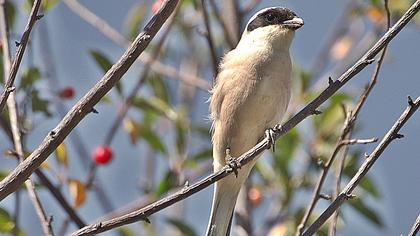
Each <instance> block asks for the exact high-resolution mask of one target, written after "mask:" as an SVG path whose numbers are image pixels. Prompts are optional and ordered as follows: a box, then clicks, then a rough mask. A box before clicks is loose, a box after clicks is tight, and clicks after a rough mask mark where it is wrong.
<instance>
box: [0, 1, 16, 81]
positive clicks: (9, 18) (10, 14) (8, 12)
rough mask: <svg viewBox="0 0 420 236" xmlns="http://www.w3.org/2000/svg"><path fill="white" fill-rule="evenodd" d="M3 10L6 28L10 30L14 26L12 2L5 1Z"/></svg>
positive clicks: (14, 10) (14, 13)
mask: <svg viewBox="0 0 420 236" xmlns="http://www.w3.org/2000/svg"><path fill="white" fill-rule="evenodd" d="M5 8H6V21H7V28H8V29H10V30H12V29H13V26H14V25H15V19H16V7H15V5H13V3H12V1H6V4H5ZM2 75H3V74H2Z"/></svg>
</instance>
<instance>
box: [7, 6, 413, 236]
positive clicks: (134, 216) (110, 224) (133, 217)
mask: <svg viewBox="0 0 420 236" xmlns="http://www.w3.org/2000/svg"><path fill="white" fill-rule="evenodd" d="M419 9H420V0H418V1H417V2H416V3H415V4H413V5H412V6H411V7H410V9H408V11H407V12H406V13H405V14H404V15H403V16H402V17H401V19H400V20H399V21H398V22H397V23H396V24H395V25H394V26H393V27H392V28H391V29H390V30H389V31H388V32H386V33H385V35H384V36H383V37H382V38H381V39H380V40H379V41H378V42H377V43H376V44H375V45H373V46H372V48H371V49H370V50H369V51H368V52H367V53H366V54H365V55H363V56H362V58H361V59H360V60H359V61H357V62H356V63H355V64H354V65H353V66H352V67H351V68H350V69H349V70H347V71H346V72H345V73H344V74H343V75H342V76H341V77H340V78H339V79H338V80H336V81H335V82H332V83H331V84H330V85H329V86H328V87H327V88H326V89H325V90H324V91H323V92H322V93H321V94H320V95H319V96H318V97H316V98H315V99H314V100H313V101H312V102H311V103H309V104H308V105H307V106H306V107H304V108H303V109H302V110H301V111H300V112H299V113H298V114H296V115H295V116H293V117H292V118H291V119H290V120H289V121H287V122H286V123H285V124H284V125H283V126H282V127H281V128H280V129H277V130H275V132H274V135H273V137H265V138H264V139H263V140H262V141H261V142H259V143H258V144H257V145H255V146H254V147H253V148H251V149H250V150H249V151H247V152H246V153H244V154H242V155H241V156H240V157H238V158H237V159H236V160H237V162H238V165H239V166H243V165H245V164H247V163H249V162H250V161H252V160H254V159H255V157H256V156H258V155H259V154H260V153H262V152H263V151H264V150H266V149H269V148H270V147H271V145H272V143H271V140H272V138H274V139H275V140H277V139H278V138H279V137H281V136H283V135H284V134H285V133H287V132H288V131H290V130H291V129H292V128H294V127H295V126H296V125H297V124H298V123H300V122H301V121H302V120H304V119H305V118H306V117H308V116H310V115H311V114H313V111H314V110H316V108H318V107H319V106H320V105H321V104H323V103H324V102H325V101H326V100H327V99H328V98H330V97H331V96H332V95H333V94H334V93H335V92H336V91H337V90H338V89H340V88H341V87H342V86H343V85H344V84H346V83H347V82H348V81H349V80H351V79H352V78H353V77H354V76H355V75H356V74H358V73H359V72H360V71H361V70H362V69H363V68H365V67H366V66H367V65H368V64H369V63H370V62H372V59H373V57H375V56H376V55H377V54H378V53H379V52H380V50H381V49H382V48H383V47H384V46H385V45H386V44H387V43H388V42H390V41H391V40H392V39H393V38H394V37H395V36H396V35H397V34H398V32H400V31H401V29H402V28H403V27H404V26H405V25H406V24H407V23H408V22H409V21H410V20H411V19H412V18H413V17H414V15H415V14H416V13H417V12H418V11H419ZM234 171H235V170H234V169H233V168H231V167H230V166H229V165H227V166H225V167H223V168H222V169H221V170H220V171H218V172H216V173H213V174H211V175H209V176H207V177H206V178H204V179H202V180H200V181H199V182H197V183H195V184H193V185H191V186H186V187H184V188H183V189H182V190H180V191H178V192H176V193H174V194H172V195H170V196H168V197H166V198H163V199H161V200H159V201H157V202H155V203H153V204H151V205H148V206H146V207H144V208H143V209H140V210H137V211H133V212H131V213H128V214H126V215H124V216H120V217H116V218H114V219H111V220H106V221H103V222H99V223H96V224H92V225H88V226H86V227H84V228H82V229H80V230H78V231H76V232H74V233H73V234H72V235H73V236H76V235H89V234H95V233H100V232H105V231H107V230H110V229H113V228H115V227H119V226H122V225H125V224H130V223H133V222H136V221H139V220H145V221H148V219H147V217H149V216H150V215H152V214H154V213H156V212H158V211H161V210H162V209H165V208H167V207H169V206H171V205H173V204H174V203H176V202H179V201H181V200H183V199H185V198H187V197H189V196H191V195H193V194H194V193H197V192H199V191H201V190H203V189H204V188H206V187H208V186H210V185H211V184H213V183H215V182H216V181H218V180H220V179H222V178H224V177H226V176H228V175H230V174H232V173H233V172H234ZM1 186H2V184H1V183H0V189H2V187H1ZM1 196H2V194H1V191H0V197H1Z"/></svg>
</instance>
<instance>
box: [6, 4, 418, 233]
mask: <svg viewBox="0 0 420 236" xmlns="http://www.w3.org/2000/svg"><path fill="white" fill-rule="evenodd" d="M413 2H414V1H412V0H398V1H397V0H390V1H389V8H390V13H391V22H392V24H393V23H395V22H396V20H398V19H399V17H400V16H401V15H402V14H403V13H404V12H405V11H406V9H408V8H409V6H410V5H411V4H412V3H413ZM180 3H181V4H180V5H179V8H178V9H177V10H176V13H175V16H174V17H173V18H170V19H169V20H168V22H167V23H166V24H165V25H164V27H163V28H162V29H161V30H160V32H159V33H158V35H157V36H156V37H155V38H154V39H153V41H152V42H151V44H150V45H149V47H148V48H147V49H146V51H145V52H146V53H143V54H142V56H141V58H140V59H139V60H138V61H137V62H136V63H135V64H134V65H133V66H132V67H131V68H130V70H129V71H128V73H126V74H125V75H124V77H123V78H122V80H121V82H120V83H118V85H117V86H116V87H115V88H113V89H112V90H111V91H110V92H109V93H108V94H107V95H106V97H104V98H103V99H102V101H101V102H100V103H99V104H98V105H96V106H95V109H96V110H97V111H98V114H93V113H92V114H89V115H88V116H87V117H86V118H85V119H84V120H83V121H82V122H81V123H80V124H79V125H78V126H77V128H76V129H75V130H73V132H72V133H71V134H70V135H69V137H68V138H67V139H66V140H65V141H64V143H63V144H62V145H60V147H59V148H58V149H57V150H56V152H55V153H54V154H53V155H51V156H50V158H49V159H48V160H47V162H46V164H44V165H43V166H42V168H41V171H42V172H43V173H45V175H46V176H47V177H48V178H49V179H50V181H51V182H53V183H54V184H55V185H56V186H57V187H58V188H59V189H60V190H61V192H62V194H63V195H64V196H65V198H66V199H67V201H68V202H69V203H70V204H71V205H72V206H73V208H74V210H75V211H76V212H77V213H78V215H79V216H80V218H82V219H83V220H84V221H85V222H86V223H93V222H96V221H97V220H99V219H109V218H111V217H115V216H118V215H121V214H123V213H127V212H130V211H133V210H135V209H140V208H141V207H143V206H145V205H147V204H148V203H151V202H153V201H156V200H158V199H160V198H162V197H164V196H167V195H168V194H171V193H173V192H174V191H176V190H177V189H179V188H180V187H182V186H184V184H185V182H186V181H188V182H189V183H193V182H196V181H197V180H198V179H200V178H201V177H203V176H205V175H207V174H210V173H211V161H212V158H211V142H210V133H209V127H210V122H209V119H208V103H206V101H207V99H208V98H209V93H208V89H210V87H211V84H212V79H213V77H214V75H215V68H216V67H217V63H218V60H220V58H221V57H222V56H223V55H224V53H226V52H227V51H229V50H230V49H231V48H233V47H234V46H235V44H236V42H237V41H238V39H239V38H240V34H241V32H242V30H243V29H244V27H245V25H246V23H247V21H248V19H249V18H250V17H251V16H252V15H253V14H254V13H255V12H257V11H258V10H260V9H262V8H264V7H268V6H286V7H288V8H290V9H292V10H293V11H295V12H296V13H297V14H298V15H299V16H300V17H301V18H303V19H304V21H305V26H304V27H302V28H301V29H299V31H298V32H297V33H296V36H295V40H294V42H293V45H292V48H291V54H292V58H293V64H294V72H293V78H292V79H293V86H294V87H293V95H292V100H291V104H290V107H289V110H288V111H289V115H288V116H287V118H289V117H291V116H292V115H293V114H294V113H296V112H298V111H299V109H300V108H302V107H304V106H305V104H307V103H308V102H309V101H311V99H313V98H314V97H315V96H317V95H318V94H319V93H320V91H322V90H323V89H324V88H326V87H327V86H328V77H329V76H331V77H332V78H333V79H336V78H338V76H339V75H341V74H342V73H343V72H344V71H345V70H346V69H347V68H348V67H349V66H351V65H352V64H353V63H354V62H355V61H356V60H357V59H358V58H359V57H360V56H361V55H362V54H363V53H364V52H365V51H367V49H369V48H370V47H371V46H372V45H373V44H374V43H375V42H376V40H377V39H378V38H379V37H380V36H381V35H382V34H383V32H384V31H385V30H386V22H387V20H386V12H385V10H384V3H383V1H381V0H352V1H264V0H261V1H255V0H244V1H235V0H227V1H218V0H208V1H204V6H203V4H202V2H201V1H194V0H185V1H180ZM42 4H43V5H42V11H43V14H44V17H43V18H42V20H40V21H38V22H37V23H36V25H35V27H34V29H33V32H32V33H31V37H30V42H29V46H28V48H27V50H26V52H25V56H24V60H23V63H22V65H21V66H20V69H19V72H18V76H17V80H16V83H15V85H16V87H17V99H18V106H19V116H20V117H19V118H20V119H19V120H20V126H21V129H22V132H23V134H24V144H25V149H26V150H27V152H28V153H30V152H31V151H32V150H34V149H36V148H37V146H38V145H39V143H40V142H41V141H42V140H43V138H44V137H45V135H47V134H48V132H49V131H50V130H51V129H53V128H54V127H55V126H56V124H57V123H58V122H59V121H60V120H61V118H62V117H63V116H64V115H65V113H66V112H67V111H68V110H69V109H70V108H71V107H72V106H73V105H74V104H75V103H76V102H77V101H78V100H79V99H80V98H81V97H82V96H83V95H84V94H85V93H86V92H88V90H89V89H90V88H91V87H92V86H93V85H94V84H95V83H96V82H98V80H99V79H100V78H101V77H102V75H103V74H104V73H105V72H106V71H107V70H108V69H109V68H110V66H111V65H112V64H114V63H115V62H116V61H117V60H118V58H119V57H120V56H121V55H122V53H123V52H124V50H125V48H126V47H127V46H128V45H129V44H130V41H131V40H133V39H134V38H135V36H136V35H137V34H138V32H140V31H141V29H142V28H143V27H144V25H145V24H146V22H147V21H148V20H149V19H150V17H151V16H152V15H153V14H154V13H155V12H157V11H158V9H159V6H160V1H159V0H157V1H134V0H125V1H109V0H81V1H75V0H62V1H60V0H44V1H43V3H42ZM31 5H32V2H31V1H29V0H28V1H26V0H14V1H6V15H7V21H8V22H7V23H8V26H9V38H10V40H9V43H10V47H11V48H12V55H14V53H15V47H14V43H13V42H15V41H19V39H20V37H21V34H22V32H23V29H24V26H25V24H26V22H27V19H28V15H29V11H30V8H31ZM203 11H204V12H203ZM205 16H207V18H208V20H207V23H208V25H207V26H206V21H205V20H204V19H205ZM419 24H420V16H419V15H417V16H416V17H415V19H414V20H413V21H412V23H410V24H409V25H408V26H407V27H405V28H404V29H403V30H402V32H401V33H400V34H399V35H398V36H397V37H396V38H395V39H394V40H393V41H391V43H390V45H389V47H388V50H387V53H386V57H385V59H384V62H383V65H382V68H381V70H380V73H379V76H378V81H377V84H376V86H375V87H374V88H373V90H372V92H371V94H370V96H369V97H368V99H367V101H366V103H365V105H364V106H363V108H362V109H361V111H360V115H359V117H358V119H357V121H356V123H355V127H354V129H353V132H352V138H363V139H364V138H371V137H378V138H381V137H382V136H383V135H384V134H385V133H386V132H387V131H388V130H389V129H390V127H391V126H392V124H393V123H394V121H395V120H396V119H397V118H398V117H399V115H400V114H401V112H402V111H403V110H404V109H405V107H406V105H407V99H406V96H407V95H411V96H412V97H413V98H416V97H417V96H419V95H420V77H419V75H420V64H419V62H420V60H419V58H420V49H419V47H418V42H419V39H420V30H419ZM209 29H210V30H209ZM209 38H210V41H211V47H210V46H209V45H210V44H209ZM146 54H147V55H146ZM0 64H1V69H2V70H1V71H3V68H2V67H3V63H0ZM374 64H375V63H374ZM374 64H372V65H370V66H368V67H367V68H366V69H365V70H363V71H362V72H361V73H359V74H358V75H357V76H356V77H355V78H354V79H353V80H352V81H351V82H350V83H348V84H347V85H346V86H345V87H344V88H343V89H342V90H340V91H339V92H338V93H337V94H336V95H334V96H333V97H332V98H331V99H330V100H329V101H328V102H327V103H326V104H324V105H323V106H322V107H321V108H320V110H321V111H323V113H322V114H321V115H317V116H312V117H309V118H308V119H306V120H305V121H304V122H302V123H301V124H299V125H298V126H297V127H296V128H295V129H293V130H292V131H291V132H289V133H288V134H287V135H285V136H284V137H282V138H281V139H280V140H279V141H277V144H276V145H277V149H276V153H272V152H268V151H267V152H266V153H265V155H264V156H263V157H262V158H261V159H260V160H259V162H258V164H257V166H256V167H255V168H254V171H253V173H252V174H251V177H250V180H249V181H248V183H247V186H246V188H245V189H246V190H245V191H244V194H242V196H241V198H240V199H239V202H240V204H241V205H243V206H246V207H245V208H246V211H247V212H248V213H249V214H250V217H249V218H248V219H247V222H248V226H250V232H253V234H254V235H271V236H273V235H294V233H295V232H296V228H297V226H298V224H299V223H300V221H301V219H302V217H303V215H304V212H305V209H306V208H307V207H308V204H309V201H310V199H311V196H312V192H313V190H314V186H315V184H316V182H317V180H318V176H319V175H320V172H321V168H320V167H319V165H318V164H317V163H319V162H320V160H323V161H324V162H326V161H327V160H328V159H329V158H330V156H331V155H332V152H333V150H334V148H335V145H336V142H337V139H338V137H339V135H340V133H341V129H342V127H343V124H344V120H345V112H343V107H345V108H346V109H347V111H351V110H352V109H354V106H355V104H356V102H357V101H358V98H359V96H360V94H361V93H362V92H363V90H364V88H365V86H366V84H368V83H369V81H370V79H371V76H372V73H373V68H374V67H375V65H374ZM0 76H1V78H2V77H3V72H2V73H1V75H0ZM3 80H4V79H3V78H2V81H3ZM287 118H286V119H287ZM1 119H2V120H1V124H2V125H1V128H2V130H1V132H0V140H1V142H0V151H1V152H2V157H1V158H0V177H1V178H3V177H4V176H5V175H7V174H8V173H9V172H10V171H11V170H12V169H13V168H14V167H15V166H16V165H17V162H16V160H15V159H14V158H13V157H11V156H10V150H12V149H13V144H12V142H11V141H10V137H9V130H8V126H9V125H8V124H9V122H8V119H9V118H8V114H7V112H4V113H3V114H2V117H1ZM401 133H402V134H404V136H405V138H403V139H399V140H395V141H394V142H393V143H392V144H391V145H390V146H389V147H388V148H387V149H386V151H385V152H384V153H383V154H382V156H381V158H380V159H379V160H378V161H377V162H376V164H375V165H374V166H373V168H372V170H371V171H370V172H369V174H368V176H367V177H366V178H365V179H364V180H363V182H362V184H361V186H359V187H358V188H357V189H356V191H355V195H356V196H357V197H356V198H355V199H352V200H350V201H349V202H347V203H345V204H344V205H343V207H342V208H341V210H340V214H339V218H338V222H337V235H400V234H403V235H406V234H407V233H408V231H409V229H410V227H411V225H412V224H413V222H414V221H415V218H416V217H417V215H418V214H419V212H420V172H419V171H418V169H419V166H420V156H419V152H418V151H417V145H419V144H420V143H419V140H420V115H419V114H415V115H414V116H413V117H412V118H411V119H410V120H409V121H408V123H407V124H406V125H405V126H404V128H403V129H402V131H401ZM375 145H376V144H375V143H373V144H368V145H355V146H349V147H348V149H347V148H344V149H342V151H341V152H340V153H339V154H338V155H337V157H336V161H335V162H334V163H333V165H332V167H331V168H330V171H329V174H328V176H327V179H326V181H325V183H324V185H323V187H322V191H321V193H323V194H326V195H330V196H331V195H333V193H334V191H335V186H336V182H337V181H338V180H337V179H336V176H337V172H338V170H339V169H340V163H341V160H342V158H343V157H344V156H345V157H346V159H345V160H344V162H343V163H345V164H344V170H343V173H342V177H341V181H338V182H341V187H343V186H345V184H346V183H347V182H348V180H349V178H351V176H353V175H354V173H355V172H356V170H357V169H358V168H359V165H360V163H361V162H362V161H363V159H364V153H367V154H369V153H370V152H371V151H372V150H373V149H374V147H375ZM111 154H112V155H111ZM108 159H110V160H108ZM34 181H35V182H36V183H37V184H38V183H39V184H38V185H37V191H38V193H39V195H40V199H41V202H42V204H43V206H44V207H45V210H46V212H47V214H48V215H52V216H53V223H52V226H53V229H54V231H55V233H56V234H57V235H63V234H69V233H71V232H73V231H74V230H76V229H77V226H76V225H75V224H74V223H73V222H72V221H71V220H70V219H69V218H68V216H67V214H66V213H65V212H64V211H63V210H62V208H61V206H60V205H59V204H58V203H57V201H56V200H55V199H54V197H52V195H51V194H50V192H49V191H48V189H46V188H45V187H44V186H43V185H42V183H40V181H39V180H38V179H37V178H36V177H34ZM211 198H212V188H207V189H205V190H203V191H201V192H199V193H197V194H195V195H193V196H191V197H189V198H188V199H186V200H184V201H182V202H180V203H178V204H175V205H173V206H171V207H169V208H167V209H165V210H163V211H161V212H159V213H157V214H155V215H153V216H152V217H150V220H151V222H152V224H147V223H145V222H139V223H133V224H130V225H127V226H124V227H121V228H119V229H118V230H112V231H108V232H107V233H104V235H203V234H204V231H205V228H206V226H207V220H208V216H209V213H210V207H211ZM329 202H330V201H329V200H325V199H319V201H318V203H317V205H316V207H315V209H314V211H313V212H312V214H311V216H310V217H309V222H308V223H307V224H306V225H309V224H310V223H311V222H312V221H313V220H315V219H316V217H317V216H318V215H319V214H320V213H321V212H322V211H323V210H324V209H325V207H326V206H328V204H329ZM17 206H18V207H17ZM17 209H18V210H17ZM16 215H17V216H18V217H17V221H16ZM328 224H329V222H327V223H326V224H325V226H324V227H323V228H322V230H321V232H320V233H319V235H326V232H327V229H328ZM14 229H18V230H14ZM234 231H235V227H234ZM12 232H15V233H16V232H18V233H17V234H19V235H42V234H43V233H42V229H41V227H40V224H39V220H38V218H37V216H36V213H35V211H34V209H33V207H32V205H31V203H30V201H28V196H27V193H26V190H25V189H24V188H21V189H20V190H19V194H13V195H10V196H9V197H7V198H6V199H5V200H3V201H2V202H1V203H0V234H5V235H6V234H12Z"/></svg>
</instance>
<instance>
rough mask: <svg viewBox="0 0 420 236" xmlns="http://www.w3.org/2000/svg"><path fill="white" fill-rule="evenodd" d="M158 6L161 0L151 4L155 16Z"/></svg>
mask: <svg viewBox="0 0 420 236" xmlns="http://www.w3.org/2000/svg"><path fill="white" fill-rule="evenodd" d="M160 5H162V0H156V1H155V3H153V5H152V12H153V14H156V12H158V11H159V9H160Z"/></svg>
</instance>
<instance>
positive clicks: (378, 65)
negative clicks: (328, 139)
mask: <svg viewBox="0 0 420 236" xmlns="http://www.w3.org/2000/svg"><path fill="white" fill-rule="evenodd" d="M384 8H385V12H386V18H387V28H386V29H387V30H389V28H390V27H391V13H390V11H389V6H388V0H384ZM386 49H387V46H385V47H384V49H383V50H382V53H381V55H380V56H379V60H378V62H377V63H376V66H375V69H374V71H373V74H372V77H371V79H370V82H369V84H368V86H367V87H366V89H365V90H364V92H363V93H362V94H361V95H360V97H359V100H358V102H357V105H356V108H355V109H354V111H353V112H352V117H350V118H349V120H348V127H347V128H345V130H344V132H347V134H346V135H347V137H348V138H350V137H351V135H352V131H353V128H354V125H355V122H356V119H357V117H358V115H359V113H360V110H361V109H362V106H363V105H364V104H365V102H366V99H367V97H368V96H369V95H370V92H371V91H372V89H373V87H374V86H375V85H376V81H377V78H378V75H379V71H380V69H381V65H382V62H383V60H384V58H385V54H386ZM408 101H409V103H410V99H409V100H408ZM346 153H347V148H346V149H345V150H344V155H343V157H342V158H341V161H340V163H339V166H338V171H337V175H336V179H335V191H334V199H335V198H337V196H338V194H339V192H340V185H341V175H342V172H343V169H344V164H345V161H346ZM338 214H339V211H336V212H335V213H334V215H333V218H332V220H331V223H330V225H329V229H328V235H329V236H333V235H335V231H336V225H337V220H338Z"/></svg>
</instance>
